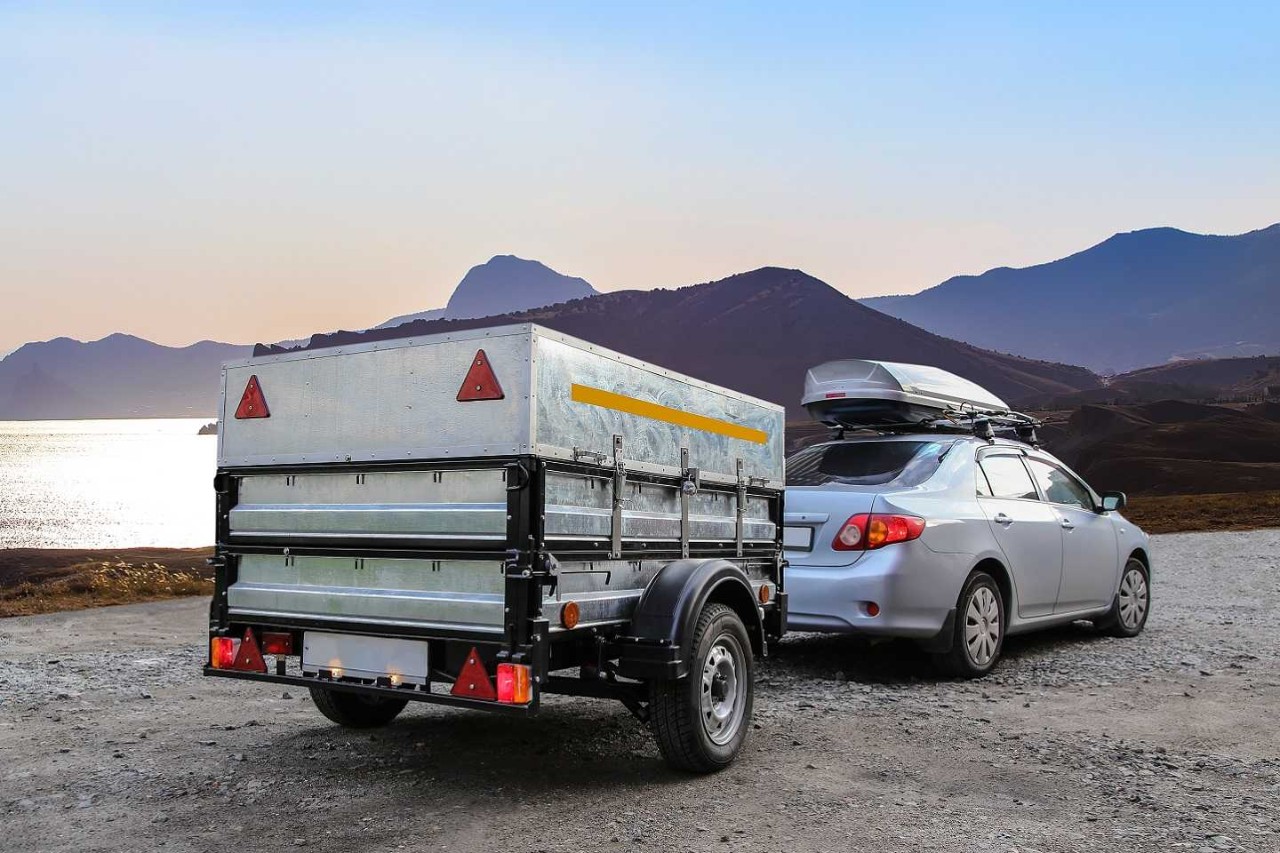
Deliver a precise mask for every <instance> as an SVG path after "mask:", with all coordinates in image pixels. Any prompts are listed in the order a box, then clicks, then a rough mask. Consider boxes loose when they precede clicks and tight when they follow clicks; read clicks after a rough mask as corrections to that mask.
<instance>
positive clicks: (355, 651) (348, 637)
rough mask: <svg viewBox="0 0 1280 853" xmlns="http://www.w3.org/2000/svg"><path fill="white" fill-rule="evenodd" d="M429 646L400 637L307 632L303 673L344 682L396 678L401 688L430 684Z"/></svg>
mask: <svg viewBox="0 0 1280 853" xmlns="http://www.w3.org/2000/svg"><path fill="white" fill-rule="evenodd" d="M427 648H428V646H427V643H426V641H424V640H405V639H400V638H397V637H368V636H364V635H362V634H333V633H328V632H325V631H307V632H305V633H304V634H303V635H302V671H303V673H304V674H306V675H318V674H319V672H320V670H329V671H330V672H332V673H335V674H338V677H341V678H359V679H369V680H375V679H378V678H392V677H394V679H395V681H397V682H398V683H401V684H426V683H427V674H428V672H429V671H430V670H429V669H428V666H427V663H428V661H427Z"/></svg>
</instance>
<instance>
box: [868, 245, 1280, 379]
mask: <svg viewBox="0 0 1280 853" xmlns="http://www.w3.org/2000/svg"><path fill="white" fill-rule="evenodd" d="M862 302H863V304H864V305H867V306H869V307H871V308H875V309H876V310H878V311H883V312H885V313H887V314H892V315H893V316H895V317H899V318H901V319H903V320H906V321H907V322H909V323H912V324H914V325H917V326H920V327H922V328H925V329H928V330H930V331H932V332H936V333H937V334H940V335H944V336H946V337H951V338H956V339H957V340H964V341H967V342H969V343H972V344H975V345H977V346H981V347H985V348H989V349H995V350H998V351H1000V352H1013V353H1018V354H1020V355H1025V356H1028V357H1033V358H1044V359H1050V360H1053V361H1061V362H1066V363H1070V364H1082V365H1084V366H1086V367H1089V368H1091V369H1093V370H1099V371H1110V372H1121V371H1126V370H1133V369H1135V368H1141V367H1147V366H1151V365H1156V364H1161V363H1163V362H1166V361H1168V360H1170V359H1171V358H1175V357H1180V356H1181V357H1185V356H1190V355H1196V354H1199V353H1211V354H1227V355H1245V354H1249V355H1252V354H1263V353H1276V352H1280V323H1277V322H1276V321H1275V319H1274V318H1275V317H1276V316H1277V314H1280V224H1277V225H1273V226H1271V227H1269V228H1264V229H1261V230H1258V231H1251V232H1249V233H1246V234H1240V235H1235V236H1213V235H1204V234H1192V233H1189V232H1186V231H1179V230H1177V229H1175V228H1150V229H1146V230H1142V231H1132V232H1128V233H1124V234H1116V235H1114V236H1112V237H1110V238H1108V239H1107V240H1104V241H1103V242H1101V243H1099V244H1098V245H1096V246H1093V247H1091V248H1089V249H1086V250H1084V251H1082V252H1077V253H1076V254H1073V255H1070V256H1068V257H1065V258H1062V259H1060V260H1056V261H1051V262H1049V263H1045V264H1039V265H1036V266H1031V267H1025V268H1021V269H1012V268H1009V267H1000V268H997V269H993V270H990V271H988V272H985V273H983V274H982V275H977V276H956V277H954V278H950V279H948V280H947V281H944V282H943V283H941V284H939V285H937V286H936V287H932V288H930V289H928V290H925V291H922V292H921V293H918V294H914V295H908V296H881V297H872V298H869V299H864V300H862Z"/></svg>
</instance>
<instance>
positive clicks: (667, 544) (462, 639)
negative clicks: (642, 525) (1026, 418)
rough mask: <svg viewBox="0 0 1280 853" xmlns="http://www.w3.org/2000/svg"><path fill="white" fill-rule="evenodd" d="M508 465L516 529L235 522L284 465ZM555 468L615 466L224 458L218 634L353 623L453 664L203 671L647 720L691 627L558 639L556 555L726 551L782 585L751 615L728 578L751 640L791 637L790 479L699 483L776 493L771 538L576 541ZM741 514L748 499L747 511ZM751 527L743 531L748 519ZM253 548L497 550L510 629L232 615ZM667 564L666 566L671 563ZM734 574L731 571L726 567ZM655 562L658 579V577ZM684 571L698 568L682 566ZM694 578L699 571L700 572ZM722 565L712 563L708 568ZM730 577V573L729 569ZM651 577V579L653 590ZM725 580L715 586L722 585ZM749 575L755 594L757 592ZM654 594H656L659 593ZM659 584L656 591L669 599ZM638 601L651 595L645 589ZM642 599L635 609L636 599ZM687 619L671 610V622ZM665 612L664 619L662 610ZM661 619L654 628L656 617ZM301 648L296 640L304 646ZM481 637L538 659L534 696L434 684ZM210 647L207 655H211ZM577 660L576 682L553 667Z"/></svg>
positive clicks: (524, 660) (297, 468) (664, 481)
mask: <svg viewBox="0 0 1280 853" xmlns="http://www.w3.org/2000/svg"><path fill="white" fill-rule="evenodd" d="M495 467H502V468H503V469H504V471H505V481H506V484H507V485H506V494H507V525H506V536H505V540H504V541H502V542H500V543H496V542H495V541H494V540H471V541H459V540H453V539H450V540H436V541H432V540H424V539H415V540H412V541H409V540H395V539H389V540H388V539H379V540H377V541H376V542H375V541H371V540H370V539H368V538H364V537H359V536H351V537H344V538H338V539H334V538H329V537H326V538H324V539H318V538H317V539H310V540H309V539H306V538H298V537H291V538H290V539H289V541H287V542H284V541H279V540H273V539H272V538H271V537H269V536H245V535H236V536H234V537H233V535H232V532H231V525H230V519H231V510H232V509H233V508H234V507H235V506H236V505H237V504H238V502H239V493H238V478H239V477H240V476H244V475H249V474H252V475H255V476H257V475H263V474H268V475H269V474H279V475H283V476H288V475H291V474H299V473H304V472H305V473H313V472H317V471H341V472H343V473H352V474H358V473H366V472H367V473H372V472H377V471H397V472H399V471H407V470H425V471H439V470H451V469H452V470H457V469H475V468H495ZM548 470H559V471H565V472H570V473H577V474H582V475H586V476H591V477H601V478H613V477H615V476H616V475H617V473H618V469H617V467H616V466H615V465H611V464H603V460H602V461H601V463H600V464H597V463H594V462H591V461H572V462H570V461H567V460H551V459H544V458H541V457H538V456H534V455H528V454H526V455H516V456H502V457H483V458H463V459H450V460H434V461H405V462H370V463H354V462H342V463H318V464H315V463H312V464H304V465H275V466H254V467H252V468H223V469H220V470H219V471H218V473H217V475H216V476H215V478H214V489H215V493H216V497H217V523H216V545H215V552H214V557H213V558H212V559H211V561H210V562H211V563H212V565H213V566H214V568H215V576H214V595H213V600H212V603H211V605H210V637H211V638H214V637H240V636H242V635H243V634H244V632H245V630H246V629H252V630H253V631H255V632H257V634H258V636H260V635H261V632H263V631H284V632H289V633H291V634H292V635H294V636H295V637H297V636H298V635H300V634H301V632H302V631H305V630H308V629H313V630H317V629H323V630H325V631H331V632H338V633H342V632H350V633H357V634H364V635H379V636H387V637H405V638H414V639H424V640H427V641H428V642H429V644H430V647H429V651H428V655H429V659H430V660H432V661H436V660H441V661H444V666H443V667H442V668H441V669H439V670H437V669H436V668H435V666H434V664H433V666H432V673H431V675H430V677H429V678H428V683H427V684H426V685H425V686H423V687H418V686H412V685H402V686H392V685H390V684H381V683H376V682H370V681H367V680H366V681H358V680H347V679H333V678H329V679H326V678H324V677H323V676H324V671H321V674H320V676H319V677H317V676H310V675H302V674H291V673H289V672H287V671H286V667H285V662H284V660H283V659H277V661H276V668H275V670H274V671H272V670H271V669H270V668H268V671H267V672H265V673H263V672H249V671H243V670H236V669H215V668H214V667H213V665H212V660H211V659H209V660H206V664H205V667H204V674H205V675H209V676H217V677H226V678H239V679H246V680H252V681H265V682H273V683H278V684H284V685H291V686H297V687H324V688H327V689H331V690H337V691H344V692H354V693H362V694H364V695H368V696H377V697H383V698H394V699H408V700H411V701H420V702H429V703H434V704H441V705H450V706H455V707H462V708H470V709H475V710H485V711H491V712H497V713H506V714H517V715H527V714H536V713H537V712H538V710H539V705H540V697H541V695H542V694H544V693H546V694H561V695H572V696H587V697H593V698H605V699H616V700H619V701H621V702H623V703H624V704H626V705H627V706H628V707H629V708H630V709H631V710H632V711H633V712H634V713H636V714H637V715H638V716H640V717H641V718H644V717H645V703H646V701H647V689H646V685H645V682H646V681H648V680H655V679H657V680H661V679H672V678H680V677H682V676H683V675H684V674H685V671H686V670H687V662H685V661H683V660H682V659H683V658H684V657H686V656H687V652H688V650H687V648H685V647H684V646H683V645H682V643H681V641H680V638H681V636H682V634H681V631H682V630H683V629H684V626H681V625H674V624H672V625H667V626H661V625H659V626H658V628H662V627H665V628H666V630H652V631H650V632H647V634H646V635H644V636H637V635H636V634H634V633H633V632H631V631H630V630H628V629H630V628H632V627H633V626H632V623H631V622H628V623H624V624H623V625H620V626H614V627H613V628H610V629H604V630H602V629H600V628H577V629H572V630H561V631H557V632H556V633H555V635H554V636H553V635H552V631H551V630H550V628H551V616H549V615H548V614H546V613H544V612H543V609H542V605H543V600H544V595H543V593H544V589H545V588H546V587H547V586H549V585H553V584H554V583H555V581H556V576H555V573H554V571H553V569H554V566H555V563H556V561H557V560H561V559H582V560H604V559H621V560H659V561H671V563H673V564H674V563H676V562H679V561H702V562H703V564H704V565H710V561H725V562H727V563H729V564H730V565H732V566H736V567H737V569H738V571H739V572H740V573H742V574H743V576H744V578H745V577H746V572H745V571H744V570H743V569H742V566H743V565H749V566H750V567H752V568H753V569H758V570H760V571H761V572H762V573H763V574H764V576H765V578H766V579H767V580H768V581H769V582H771V583H772V584H773V585H774V589H775V592H774V594H773V595H772V596H770V599H769V600H768V601H767V602H764V603H761V602H759V601H758V600H757V601H750V602H749V607H750V608H751V612H749V613H748V612H741V611H743V610H745V609H746V606H747V605H744V603H743V601H742V600H741V598H742V597H741V594H740V591H738V592H732V590H729V588H728V587H726V588H725V589H726V592H724V593H723V594H724V595H729V594H730V592H732V595H731V596H730V597H729V598H728V599H727V600H726V601H725V602H724V603H728V604H730V606H733V607H734V608H735V610H739V611H740V615H741V616H742V617H743V621H744V623H745V624H747V625H748V627H749V629H754V630H756V631H757V633H758V637H756V636H753V648H754V649H755V650H756V652H757V654H761V655H762V654H764V653H765V651H766V648H767V645H766V643H767V638H773V637H778V636H781V635H782V633H783V632H784V631H785V630H786V609H787V598H786V592H785V586H784V577H783V575H784V567H785V563H784V562H783V559H782V545H781V537H782V528H783V492H782V490H781V488H776V489H771V488H766V486H765V485H764V484H758V483H756V482H743V480H742V479H741V477H740V478H739V482H738V483H737V484H736V485H735V486H729V485H725V484H706V483H702V484H698V486H697V487H698V488H702V489H706V490H712V491H723V492H731V493H733V494H734V495H735V496H736V498H737V500H738V505H739V507H740V508H741V506H742V502H743V501H744V500H745V498H746V497H748V496H749V497H755V498H764V499H766V500H767V501H768V506H769V516H770V520H771V521H772V522H773V524H774V529H775V538H774V541H773V542H770V543H757V542H744V541H742V536H741V533H739V535H738V536H737V538H736V539H735V540H727V541H714V542H706V541H701V542H694V541H690V540H689V539H688V538H687V531H688V525H687V524H685V525H682V534H681V539H679V540H663V541H658V542H648V541H639V542H630V543H628V542H626V541H623V542H622V543H621V546H622V547H621V548H615V546H616V545H617V544H618V543H611V542H604V541H590V542H582V541H577V540H567V539H559V540H558V539H554V538H548V537H547V536H546V534H545V530H544V525H543V517H542V507H543V506H544V505H545V498H546V474H547V472H548ZM687 475H688V472H682V474H681V475H680V476H671V475H662V474H654V473H644V472H639V471H626V472H625V477H626V479H628V480H630V481H638V482H642V483H654V484H661V485H665V486H674V487H675V488H677V489H678V488H681V486H682V485H684V484H685V483H686V482H687ZM739 517H741V509H740V510H739ZM739 530H741V527H739ZM245 554H281V555H295V556H349V557H399V558H413V559H424V560H446V559H485V558H489V559H494V560H501V561H502V564H503V573H504V579H505V581H504V599H505V613H506V617H505V619H504V624H503V629H502V632H501V634H500V635H498V634H497V633H495V632H489V631H467V630H463V629H456V628H447V629H441V628H436V627H433V626H405V625H394V626H393V625H383V624H379V623H377V622H376V621H370V620H364V619H360V620H355V619H328V618H314V617H289V618H287V619H259V618H253V619H242V618H233V616H232V614H231V612H230V608H229V607H228V595H227V591H228V589H229V588H230V587H231V585H233V584H234V583H235V582H236V580H237V573H238V561H239V557H240V556H241V555H245ZM668 568H669V566H668ZM664 571H665V569H664ZM726 572H728V570H726V569H724V568H723V567H721V568H720V569H719V573H720V575H722V576H724V575H726ZM662 574H663V572H659V574H658V576H657V577H655V578H654V582H655V583H656V582H657V581H658V579H659V578H661V577H662ZM686 574H688V573H686ZM693 574H695V575H696V574H697V573H696V572H694V573H693ZM708 574H714V572H707V571H703V572H702V575H703V576H706V575H708ZM729 574H731V572H729ZM687 582H688V583H704V584H705V583H716V584H721V585H723V584H725V583H726V581H725V578H724V577H719V578H718V579H716V580H714V581H710V580H707V579H706V577H702V578H701V579H695V580H689V581H687ZM654 585H655V584H654V583H651V587H653V586H654ZM717 588H718V587H717ZM750 590H751V587H750V584H749V583H748V584H747V592H748V596H749V597H750ZM650 591H651V590H646V595H649V593H650ZM660 593H661V590H659V591H658V592H655V593H654V596H653V597H654V598H658V597H660ZM693 593H694V598H695V599H696V600H698V601H707V600H711V598H712V597H713V596H714V594H715V590H714V589H708V590H705V591H703V590H694V591H693ZM641 604H642V605H643V604H644V599H643V598H642V601H641ZM637 609H639V605H638V607H637ZM676 618H683V617H681V616H680V614H673V615H672V619H676ZM658 619H659V621H660V620H661V617H658ZM653 621H654V620H653V619H649V620H648V624H650V626H651V627H652V626H653ZM298 645H299V644H298V643H296V642H295V647H297V646H298ZM472 647H475V648H476V649H477V650H478V651H479V652H480V654H481V656H482V657H483V658H485V659H486V660H487V661H490V662H510V663H518V664H528V665H530V666H531V667H532V673H533V684H534V688H533V691H532V701H531V702H530V703H528V704H527V705H511V704H502V703H498V702H494V701H489V700H481V699H475V698H470V697H465V696H455V695H452V694H450V693H442V692H438V691H433V689H432V688H433V686H447V685H448V684H450V683H452V678H453V677H455V676H456V672H453V673H450V671H449V670H450V667H451V663H452V662H453V661H454V660H457V659H459V658H460V657H461V656H465V655H466V654H467V651H468V650H469V649H470V648H472ZM210 657H211V656H210ZM573 668H578V669H579V671H580V675H579V677H577V678H573V677H569V676H565V675H559V674H555V673H558V672H560V671H563V670H568V669H573Z"/></svg>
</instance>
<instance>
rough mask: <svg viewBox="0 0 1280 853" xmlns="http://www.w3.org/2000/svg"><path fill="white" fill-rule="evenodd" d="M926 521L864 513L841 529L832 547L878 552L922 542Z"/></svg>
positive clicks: (906, 516)
mask: <svg viewBox="0 0 1280 853" xmlns="http://www.w3.org/2000/svg"><path fill="white" fill-rule="evenodd" d="M923 532H924V519H923V518H919V517H917V516H914V515H886V514H884V513H878V512H875V513H868V512H860V513H858V514H857V515H855V516H852V517H851V518H850V519H849V520H848V521H846V522H845V523H844V526H843V527H841V528H840V532H839V533H837V534H836V537H835V539H833V540H832V542H831V547H832V548H833V549H834V550H836V551H874V550H875V549H876V548H883V547H884V546H885V545H892V544H894V543H895V542H909V541H910V540H912V539H919V538H920V534H921V533H923Z"/></svg>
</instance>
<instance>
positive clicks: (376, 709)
mask: <svg viewBox="0 0 1280 853" xmlns="http://www.w3.org/2000/svg"><path fill="white" fill-rule="evenodd" d="M311 701H313V702H315V703H316V708H318V709H319V710H320V713H321V714H324V715H325V716H326V717H328V718H329V719H330V720H332V721H333V722H335V723H337V724H338V725H340V726H345V727H346V728H348V729H376V728H379V727H381V726H385V725H386V724H387V723H390V722H391V721H392V720H394V719H395V718H396V717H397V716H398V715H399V714H400V712H401V711H403V710H404V707H405V705H408V704H409V700H408V699H384V698H382V697H380V696H362V695H360V694H359V693H351V692H348V691H345V690H330V689H328V688H325V687H312V688H311Z"/></svg>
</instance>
